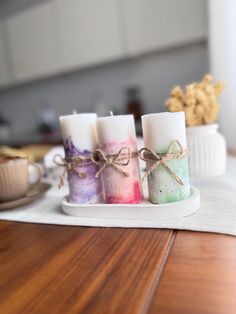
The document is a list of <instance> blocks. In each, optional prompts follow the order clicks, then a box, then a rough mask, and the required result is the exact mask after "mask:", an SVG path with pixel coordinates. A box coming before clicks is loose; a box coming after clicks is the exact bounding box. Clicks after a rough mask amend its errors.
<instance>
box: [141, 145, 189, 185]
mask: <svg viewBox="0 0 236 314" xmlns="http://www.w3.org/2000/svg"><path fill="white" fill-rule="evenodd" d="M176 146H177V150H175V151H174V152H173V150H174V148H176ZM187 156H188V151H187V149H185V150H184V149H183V147H182V145H181V144H180V142H179V141H178V140H173V141H171V142H170V144H169V146H168V148H167V151H166V152H165V153H155V152H154V151H153V150H151V149H149V148H142V149H140V151H139V157H140V158H141V159H142V160H144V161H146V162H150V163H151V166H150V168H149V169H148V170H147V171H146V173H145V175H144V176H143V178H142V180H144V178H145V177H146V176H148V175H149V174H150V173H151V172H152V171H153V170H154V169H156V168H157V167H158V166H160V165H161V166H163V167H164V168H165V169H166V170H167V171H168V172H169V173H170V175H171V176H172V177H173V178H174V179H175V180H176V182H178V183H179V184H180V185H184V182H183V181H182V179H181V178H180V177H178V176H177V175H176V173H175V172H174V171H173V170H172V169H171V168H170V166H169V165H168V164H167V162H168V161H170V160H174V159H182V158H185V157H187Z"/></svg>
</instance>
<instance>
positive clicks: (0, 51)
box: [0, 22, 10, 88]
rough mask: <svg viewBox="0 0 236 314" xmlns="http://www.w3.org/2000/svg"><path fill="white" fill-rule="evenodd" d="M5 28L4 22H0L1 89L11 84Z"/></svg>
mask: <svg viewBox="0 0 236 314" xmlns="http://www.w3.org/2000/svg"><path fill="white" fill-rule="evenodd" d="M3 27H4V25H3V22H0V88H1V87H5V86H7V85H8V84H9V83H10V76H9V73H8V66H7V52H6V44H5V40H4V39H5V38H4V29H3Z"/></svg>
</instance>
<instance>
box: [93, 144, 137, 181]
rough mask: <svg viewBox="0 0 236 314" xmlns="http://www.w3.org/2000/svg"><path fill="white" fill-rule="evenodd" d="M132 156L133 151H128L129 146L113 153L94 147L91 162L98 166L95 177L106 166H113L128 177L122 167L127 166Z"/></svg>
mask: <svg viewBox="0 0 236 314" xmlns="http://www.w3.org/2000/svg"><path fill="white" fill-rule="evenodd" d="M136 155H137V153H136ZM132 157H133V153H131V152H130V149H129V147H122V148H121V149H120V150H119V152H118V153H117V154H114V155H109V154H105V153H104V152H103V151H102V150H101V149H96V150H95V152H94V153H93V154H92V157H91V160H92V162H93V163H95V164H96V165H98V166H99V170H98V171H97V173H96V175H95V177H96V178H98V177H99V176H100V175H101V173H102V171H103V170H104V169H105V168H107V167H113V168H114V169H116V170H117V171H118V172H119V173H121V174H122V175H124V176H126V177H128V176H129V174H128V173H127V172H126V171H124V170H123V169H122V167H123V166H127V165H128V164H129V162H130V159H131V158H132Z"/></svg>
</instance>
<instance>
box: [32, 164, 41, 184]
mask: <svg viewBox="0 0 236 314" xmlns="http://www.w3.org/2000/svg"><path fill="white" fill-rule="evenodd" d="M29 165H31V166H33V167H35V169H36V170H37V173H38V178H37V180H36V181H35V182H34V183H32V184H31V185H37V184H38V183H39V182H40V181H41V179H42V177H43V173H42V170H41V167H40V166H39V165H38V164H37V163H36V162H33V161H30V162H29Z"/></svg>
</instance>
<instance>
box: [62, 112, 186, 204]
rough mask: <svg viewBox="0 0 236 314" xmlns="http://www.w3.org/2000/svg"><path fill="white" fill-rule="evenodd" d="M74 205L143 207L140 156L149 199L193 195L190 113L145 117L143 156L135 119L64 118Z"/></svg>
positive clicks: (171, 199) (162, 200)
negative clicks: (187, 118) (187, 126)
mask: <svg viewBox="0 0 236 314" xmlns="http://www.w3.org/2000/svg"><path fill="white" fill-rule="evenodd" d="M60 125H61V131H62V137H63V143H64V148H65V155H66V157H65V161H67V162H68V163H65V164H66V165H67V172H68V181H69V189H70V194H69V198H68V201H69V202H71V203H101V202H103V201H104V200H105V202H106V203H111V204H137V203H140V202H141V201H142V199H143V194H142V184H141V179H140V167H139V156H140V158H142V159H143V160H145V161H146V164H147V169H146V175H147V177H148V188H149V199H150V201H151V202H153V203H170V202H175V201H179V200H182V199H184V198H187V197H188V196H189V194H190V187H189V177H188V157H187V147H186V135H185V119H184V113H183V112H180V113H161V114H149V115H144V116H142V127H143V135H144V144H145V148H143V149H141V150H140V151H138V147H137V139H136V133H135V126H134V119H133V116H132V115H120V116H113V115H112V116H107V117H101V118H97V116H96V114H75V115H71V116H64V117H60Z"/></svg>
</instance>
